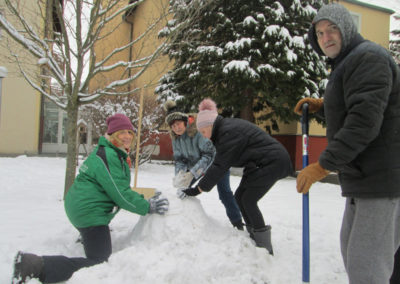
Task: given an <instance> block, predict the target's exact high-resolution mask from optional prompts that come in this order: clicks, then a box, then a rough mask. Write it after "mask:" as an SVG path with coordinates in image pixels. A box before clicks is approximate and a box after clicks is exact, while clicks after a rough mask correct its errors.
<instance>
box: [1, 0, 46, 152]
mask: <svg viewBox="0 0 400 284" xmlns="http://www.w3.org/2000/svg"><path fill="white" fill-rule="evenodd" d="M21 5H22V4H21ZM23 5H25V6H24V9H26V10H28V11H36V9H37V5H36V2H35V1H24V3H23ZM4 6H5V3H4V0H0V10H2V8H3V7H4ZM3 11H6V9H3ZM6 16H7V15H6ZM26 16H27V17H28V18H29V16H33V14H27V15H26ZM7 19H9V17H7ZM7 37H8V36H7V34H6V33H5V32H4V31H2V32H1V36H0V66H3V67H5V68H6V69H7V71H8V74H7V77H5V78H3V79H2V98H1V110H0V154H1V155H8V154H10V155H15V154H17V155H18V154H37V153H38V144H39V118H40V96H39V94H38V93H37V92H36V91H35V90H34V89H33V88H32V87H31V86H30V85H29V84H28V83H27V82H26V81H25V79H24V78H23V77H22V75H21V74H20V72H19V70H18V69H17V66H16V64H15V63H10V62H9V60H7V58H6V57H7V56H8V55H9V51H8V49H7V48H6V47H5V45H4V43H5V42H6V39H7ZM17 48H18V47H17V46H13V47H12V49H13V50H17ZM25 56H26V57H25V60H26V61H27V62H28V63H29V62H30V63H35V62H34V61H32V57H29V55H27V54H25Z"/></svg>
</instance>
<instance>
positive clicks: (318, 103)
mask: <svg viewBox="0 0 400 284" xmlns="http://www.w3.org/2000/svg"><path fill="white" fill-rule="evenodd" d="M305 103H308V112H309V113H314V112H317V111H319V110H320V108H321V107H322V105H323V104H324V99H314V98H304V99H301V100H300V101H298V102H297V104H296V106H295V107H294V112H295V113H297V114H298V115H302V110H301V108H302V106H303V104H305Z"/></svg>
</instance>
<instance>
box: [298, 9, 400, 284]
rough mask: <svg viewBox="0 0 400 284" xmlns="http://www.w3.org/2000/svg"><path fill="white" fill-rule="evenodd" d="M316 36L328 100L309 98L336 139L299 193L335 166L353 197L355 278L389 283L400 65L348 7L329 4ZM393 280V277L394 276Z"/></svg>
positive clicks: (346, 249)
mask: <svg viewBox="0 0 400 284" xmlns="http://www.w3.org/2000/svg"><path fill="white" fill-rule="evenodd" d="M308 37H309V39H310V42H311V45H312V47H313V48H314V50H315V51H316V52H317V53H318V54H320V55H326V56H327V57H328V63H329V64H330V66H331V70H332V72H331V74H330V76H329V82H328V84H327V86H326V91H325V94H324V98H323V99H315V98H305V99H302V100H300V101H299V102H298V104H297V106H296V108H295V112H297V113H299V114H300V109H301V106H302V105H303V104H304V103H305V102H307V103H309V106H310V111H311V112H317V114H319V115H323V116H324V117H325V120H326V125H327V129H326V134H327V139H328V145H327V147H326V149H325V150H324V151H323V152H322V153H321V155H320V157H319V159H318V162H316V163H313V164H310V165H309V166H307V167H306V168H304V169H303V170H302V171H301V172H300V173H299V175H298V177H297V191H298V192H300V193H307V192H308V190H309V189H310V187H311V185H312V184H313V183H314V182H316V181H319V180H321V179H322V178H324V177H325V176H326V175H327V174H328V173H329V172H330V171H331V172H337V173H338V175H339V181H340V186H341V189H342V195H343V196H344V197H346V206H345V211H344V215H343V221H342V228H341V233H340V244H341V253H342V257H343V261H344V266H345V268H346V271H347V274H348V277H349V283H350V284H356V283H368V284H381V283H389V279H390V276H391V274H392V271H393V262H394V254H395V252H396V250H397V249H398V248H399V245H400V70H399V68H398V66H397V65H396V63H395V62H394V60H393V58H392V56H391V55H390V54H389V52H388V51H387V50H386V49H385V48H383V47H382V46H380V45H378V44H375V43H373V42H370V41H368V40H365V39H364V38H363V37H362V36H361V35H360V34H359V33H358V32H357V28H356V26H355V24H354V22H353V18H352V16H351V14H350V12H349V11H348V10H347V9H346V8H345V7H344V6H342V5H340V4H337V3H332V4H329V5H324V6H322V8H321V9H320V10H319V11H318V13H317V15H316V16H315V18H314V19H313V22H312V25H311V27H310V30H309V33H308ZM392 283H393V282H392Z"/></svg>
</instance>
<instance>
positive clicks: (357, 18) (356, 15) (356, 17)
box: [350, 12, 361, 33]
mask: <svg viewBox="0 0 400 284" xmlns="http://www.w3.org/2000/svg"><path fill="white" fill-rule="evenodd" d="M350 15H351V18H352V19H353V21H354V24H355V25H356V27H357V32H359V33H361V14H359V13H354V12H350Z"/></svg>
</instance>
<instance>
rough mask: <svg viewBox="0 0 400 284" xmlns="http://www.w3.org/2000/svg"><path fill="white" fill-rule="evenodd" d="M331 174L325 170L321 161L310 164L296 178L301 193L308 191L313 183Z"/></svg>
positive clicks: (298, 190)
mask: <svg viewBox="0 0 400 284" xmlns="http://www.w3.org/2000/svg"><path fill="white" fill-rule="evenodd" d="M328 174H329V171H328V170H325V169H324V168H323V167H321V165H320V164H319V162H316V163H313V164H310V165H309V166H307V167H305V168H304V169H303V170H302V171H300V173H299V174H298V175H297V180H296V188H297V192H299V193H304V194H305V193H307V192H308V191H309V190H310V187H311V185H312V184H313V183H314V182H316V181H319V180H321V179H323V178H324V177H326V176H327V175H328Z"/></svg>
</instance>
